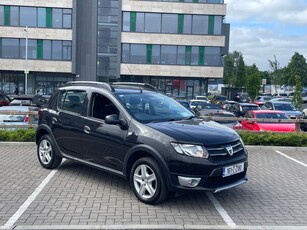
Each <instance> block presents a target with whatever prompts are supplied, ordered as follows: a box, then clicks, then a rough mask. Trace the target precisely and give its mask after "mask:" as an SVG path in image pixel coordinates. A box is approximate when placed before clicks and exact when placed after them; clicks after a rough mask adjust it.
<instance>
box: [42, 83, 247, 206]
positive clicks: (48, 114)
mask: <svg viewBox="0 0 307 230" xmlns="http://www.w3.org/2000/svg"><path fill="white" fill-rule="evenodd" d="M36 143H37V156H38V160H39V162H40V164H41V165H42V166H43V167H44V168H47V169H53V168H56V167H58V166H59V165H60V163H61V161H62V158H68V159H72V160H74V161H77V162H80V163H83V164H86V165H89V166H93V167H96V168H98V169H102V170H105V171H108V172H110V173H113V174H116V175H119V176H122V177H124V178H126V179H128V180H130V184H131V187H132V189H133V191H134V193H135V195H136V197H137V198H138V199H139V200H140V201H142V202H144V203H147V204H155V203H159V202H162V201H163V200H165V199H166V198H167V196H168V194H170V193H174V192H177V191H191V190H192V191H197V190H202V191H213V192H218V191H221V190H224V189H228V188H232V187H234V186H237V185H240V184H243V183H245V182H246V181H247V178H246V171H247V166H248V162H247V151H246V149H245V147H244V144H243V142H242V140H241V139H240V137H239V135H238V134H237V133H236V132H235V131H233V130H231V129H228V128H227V127H224V126H222V125H219V124H217V123H216V122H213V121H210V122H206V121H203V120H201V119H198V118H196V117H195V116H194V114H193V113H191V112H190V111H188V110H187V109H185V108H184V107H183V106H181V105H180V104H179V103H178V102H176V101H175V100H173V99H171V98H169V97H167V96H166V95H163V94H161V93H159V92H157V91H155V90H152V88H151V87H148V85H147V84H142V85H141V84H140V83H138V84H136V85H133V84H130V85H127V84H124V83H123V84H122V85H121V84H120V83H117V84H114V85H112V84H107V83H98V82H69V83H67V84H66V85H65V86H64V87H62V88H59V89H58V90H57V91H56V92H55V93H54V94H53V95H52V97H51V98H50V100H49V101H48V103H47V104H46V106H44V108H42V110H41V112H40V113H39V126H38V128H37V130H36Z"/></svg>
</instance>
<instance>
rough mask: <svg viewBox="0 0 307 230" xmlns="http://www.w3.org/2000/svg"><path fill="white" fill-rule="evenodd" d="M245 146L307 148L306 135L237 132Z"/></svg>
mask: <svg viewBox="0 0 307 230" xmlns="http://www.w3.org/2000/svg"><path fill="white" fill-rule="evenodd" d="M238 134H239V135H240V136H241V138H242V140H243V141H244V143H245V144H246V145H268V146H300V147H306V146H307V133H273V132H247V131H238Z"/></svg>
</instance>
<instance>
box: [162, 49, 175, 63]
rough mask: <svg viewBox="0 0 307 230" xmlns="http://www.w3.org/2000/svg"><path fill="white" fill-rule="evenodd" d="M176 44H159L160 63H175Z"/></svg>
mask: <svg viewBox="0 0 307 230" xmlns="http://www.w3.org/2000/svg"><path fill="white" fill-rule="evenodd" d="M176 48H177V47H176V46H168V45H162V46H161V63H162V64H176V59H177V57H176V54H177V51H176Z"/></svg>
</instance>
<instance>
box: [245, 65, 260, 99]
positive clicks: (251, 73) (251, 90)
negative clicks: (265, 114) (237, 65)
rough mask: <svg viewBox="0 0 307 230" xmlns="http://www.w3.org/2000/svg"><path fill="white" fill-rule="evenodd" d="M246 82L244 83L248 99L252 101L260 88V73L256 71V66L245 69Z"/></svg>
mask: <svg viewBox="0 0 307 230" xmlns="http://www.w3.org/2000/svg"><path fill="white" fill-rule="evenodd" d="M246 73H247V81H246V91H247V93H248V95H249V97H250V98H251V99H252V100H254V99H255V98H256V97H257V96H258V94H259V90H260V88H261V72H260V71H259V70H258V68H257V66H256V65H255V64H254V65H252V66H247V67H246Z"/></svg>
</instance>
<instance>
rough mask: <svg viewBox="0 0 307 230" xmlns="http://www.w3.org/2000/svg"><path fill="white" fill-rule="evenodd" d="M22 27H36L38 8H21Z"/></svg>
mask: <svg viewBox="0 0 307 230" xmlns="http://www.w3.org/2000/svg"><path fill="white" fill-rule="evenodd" d="M19 9H20V18H19V20H20V23H19V25H20V26H31V27H36V26H37V24H36V17H37V14H36V8H34V7H20V8H19Z"/></svg>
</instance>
